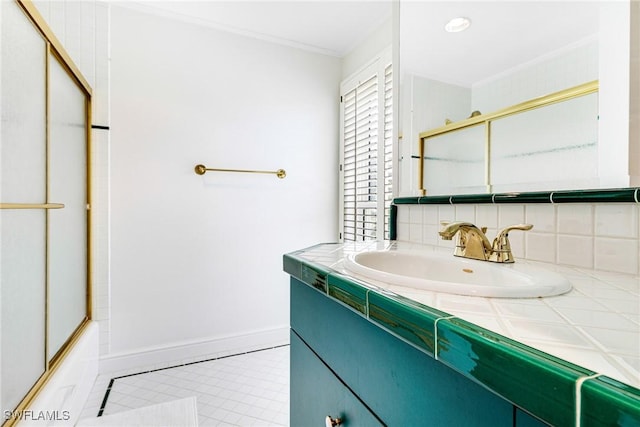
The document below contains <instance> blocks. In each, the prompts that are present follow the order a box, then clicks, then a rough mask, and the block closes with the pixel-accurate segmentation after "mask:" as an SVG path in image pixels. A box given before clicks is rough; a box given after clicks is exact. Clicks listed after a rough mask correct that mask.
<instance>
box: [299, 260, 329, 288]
mask: <svg viewBox="0 0 640 427" xmlns="http://www.w3.org/2000/svg"><path fill="white" fill-rule="evenodd" d="M300 280H302V281H303V282H304V283H306V284H307V285H311V286H313V287H314V288H316V289H317V290H319V291H321V292H323V293H325V294H326V293H327V273H326V272H322V271H319V270H318V269H316V268H313V267H310V266H308V265H306V264H302V266H301V267H300Z"/></svg>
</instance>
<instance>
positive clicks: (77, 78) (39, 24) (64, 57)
mask: <svg viewBox="0 0 640 427" xmlns="http://www.w3.org/2000/svg"><path fill="white" fill-rule="evenodd" d="M15 1H16V3H17V4H18V5H19V6H20V7H21V9H22V11H23V12H24V13H25V15H26V16H27V18H28V19H29V20H30V21H31V22H32V24H33V25H34V26H35V29H37V30H38V31H39V33H40V35H41V37H42V38H43V39H44V41H45V44H46V52H44V53H45V54H46V63H45V70H46V71H45V79H46V82H45V87H46V119H45V120H46V125H45V126H46V141H45V150H46V157H47V162H46V169H47V171H46V181H47V182H46V202H45V203H40V204H35V203H34V204H32V203H19V201H16V203H0V209H45V210H49V209H63V208H64V204H62V203H56V202H57V201H50V200H49V187H50V185H49V184H50V176H49V169H50V168H49V154H48V153H49V147H50V128H51V127H50V124H51V123H50V120H51V118H50V110H51V104H50V103H51V99H50V96H49V95H50V92H51V87H50V84H49V82H50V61H52V60H54V61H57V62H58V63H59V64H60V66H61V67H62V69H64V70H65V71H66V73H67V74H68V76H69V78H70V79H71V80H72V81H73V82H74V83H75V84H76V86H77V87H78V88H79V89H80V91H81V92H82V94H83V95H84V98H85V105H84V109H85V161H86V164H85V167H84V171H85V176H86V183H85V189H86V195H85V197H86V202H87V209H86V217H85V218H86V260H85V262H86V313H85V316H84V318H83V319H82V320H81V322H80V323H79V324H78V325H77V327H76V328H75V330H74V331H73V332H72V333H71V335H70V336H69V337H68V338H67V339H66V341H65V342H64V344H63V345H62V346H61V347H60V349H59V350H58V351H57V352H56V353H55V354H54V355H53V356H52V357H51V358H49V343H48V340H49V318H48V315H49V303H50V301H49V273H48V271H49V265H50V259H49V258H50V257H49V234H50V229H49V214H48V213H47V215H46V217H45V233H46V236H45V242H46V249H45V254H46V260H45V284H44V285H45V304H46V305H45V336H44V339H45V350H44V351H45V354H44V361H45V367H44V373H43V374H42V375H41V376H40V378H38V379H37V381H36V382H35V383H34V384H33V386H32V387H31V389H30V390H29V392H28V393H27V395H26V396H24V397H23V399H22V400H21V402H20V403H19V405H18V406H17V407H16V408H14V409H13V411H14V412H15V413H17V414H19V413H21V412H22V411H24V410H25V409H26V408H28V407H29V405H30V404H31V403H32V402H33V400H34V398H35V397H36V396H37V394H38V393H39V392H40V390H41V389H42V388H43V387H44V385H45V384H46V383H47V381H48V380H49V379H50V378H51V376H52V375H53V373H54V372H55V371H56V369H57V368H58V367H59V366H60V365H61V363H62V362H63V361H64V359H65V357H66V356H67V354H68V353H69V351H70V350H71V349H72V348H73V346H74V345H75V343H76V342H77V341H78V339H79V338H80V336H81V335H82V333H83V331H84V330H85V329H86V327H87V326H88V324H89V321H90V319H91V300H92V298H91V277H92V244H91V242H92V239H91V101H92V99H91V98H92V90H91V87H90V86H89V83H88V82H87V81H86V79H85V78H84V77H83V75H82V73H81V72H80V70H79V68H78V67H77V66H76V65H75V64H74V62H73V61H72V60H71V57H70V56H69V54H68V53H67V51H66V50H65V49H64V47H63V46H62V43H61V42H60V41H59V40H58V39H57V38H56V36H55V35H54V33H53V31H52V30H51V28H49V26H48V24H47V23H46V21H45V19H44V18H43V17H42V15H41V14H40V13H39V12H38V10H37V8H36V6H35V5H34V4H33V3H32V1H31V0H15ZM4 409H10V408H4ZM18 421H19V420H18V419H16V418H14V417H10V418H9V419H8V420H6V422H5V423H4V424H3V426H12V425H14V424H15V423H16V422H18Z"/></svg>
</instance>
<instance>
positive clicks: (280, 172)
mask: <svg viewBox="0 0 640 427" xmlns="http://www.w3.org/2000/svg"><path fill="white" fill-rule="evenodd" d="M194 169H195V171H196V173H197V174H198V175H204V174H205V173H206V172H207V171H215V172H242V173H269V174H274V175H276V176H277V177H278V178H280V179H282V178H284V177H285V176H287V172H286V171H285V170H284V169H278V170H277V171H255V170H245V169H214V168H208V167H206V166H205V165H196V167H195V168H194Z"/></svg>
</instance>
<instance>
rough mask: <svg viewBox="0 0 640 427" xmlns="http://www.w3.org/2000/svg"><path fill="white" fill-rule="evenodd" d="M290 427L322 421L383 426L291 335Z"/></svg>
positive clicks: (293, 334) (321, 423)
mask: <svg viewBox="0 0 640 427" xmlns="http://www.w3.org/2000/svg"><path fill="white" fill-rule="evenodd" d="M290 381H291V390H292V391H293V392H292V393H291V397H290V405H291V406H290V425H292V426H322V425H325V424H323V423H325V420H326V417H327V416H331V417H332V418H334V419H335V418H340V419H341V420H342V423H341V424H340V426H344V427H348V426H371V427H375V426H383V425H384V424H383V423H381V422H380V421H379V420H378V418H377V417H376V416H375V415H374V414H373V413H372V412H371V411H369V409H368V408H367V407H366V406H365V405H364V404H363V403H362V402H361V401H360V399H358V398H357V397H356V396H355V395H354V394H353V393H352V392H351V391H350V390H349V389H348V388H347V387H346V386H345V385H344V384H343V383H342V382H341V381H340V379H339V378H338V377H336V376H335V375H334V374H333V372H331V370H330V369H329V368H328V367H327V366H326V365H325V364H324V363H323V362H322V360H320V358H318V357H317V356H316V355H315V354H314V353H313V352H312V351H311V349H309V347H307V345H306V344H305V343H304V342H303V341H302V340H301V339H300V338H299V337H298V335H296V333H295V332H294V331H293V330H292V331H291V380H290Z"/></svg>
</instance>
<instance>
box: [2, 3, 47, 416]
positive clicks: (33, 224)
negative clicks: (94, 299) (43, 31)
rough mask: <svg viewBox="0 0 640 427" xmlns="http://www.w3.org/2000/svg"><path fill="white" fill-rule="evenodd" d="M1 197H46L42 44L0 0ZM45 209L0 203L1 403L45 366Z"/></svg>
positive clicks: (16, 398) (9, 404)
mask: <svg viewBox="0 0 640 427" xmlns="http://www.w3.org/2000/svg"><path fill="white" fill-rule="evenodd" d="M0 7H1V8H2V10H1V13H2V25H1V28H2V29H1V37H0V39H1V44H0V50H1V52H2V53H1V55H2V58H1V60H2V62H1V63H2V73H1V74H2V77H1V81H0V83H1V86H0V88H1V89H2V94H1V96H0V109H1V114H0V116H1V121H0V141H1V145H0V166H1V168H0V202H3V203H28V204H41V203H44V202H45V201H46V132H47V131H46V80H45V78H44V76H45V75H46V43H45V41H44V40H43V39H42V37H40V35H39V34H38V32H37V31H36V30H35V28H34V27H33V25H32V24H31V22H29V20H28V19H27V18H26V16H25V15H24V13H22V11H21V10H20V8H19V7H18V6H17V5H16V4H14V3H11V2H5V1H2V2H0ZM45 212H46V211H45V210H44V209H37V210H31V209H19V210H6V209H0V233H2V234H1V238H0V284H1V285H2V287H1V291H0V292H1V301H2V303H1V305H0V310H2V311H1V317H0V322H1V323H0V324H1V325H2V340H1V341H0V343H1V344H0V345H1V347H0V349H1V350H2V356H1V360H2V362H1V365H0V380H1V381H0V384H1V388H0V404H1V405H2V406H1V407H2V409H12V408H15V407H16V405H17V404H18V403H19V402H20V401H21V400H22V398H23V397H24V396H25V395H26V394H27V392H28V391H29V389H31V387H32V386H33V384H34V383H35V382H36V381H37V380H38V378H40V376H41V375H42V374H43V373H44V372H45V369H46V360H45V304H46V291H45V289H46V286H45V284H46V240H45V239H46V213H45Z"/></svg>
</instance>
